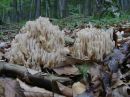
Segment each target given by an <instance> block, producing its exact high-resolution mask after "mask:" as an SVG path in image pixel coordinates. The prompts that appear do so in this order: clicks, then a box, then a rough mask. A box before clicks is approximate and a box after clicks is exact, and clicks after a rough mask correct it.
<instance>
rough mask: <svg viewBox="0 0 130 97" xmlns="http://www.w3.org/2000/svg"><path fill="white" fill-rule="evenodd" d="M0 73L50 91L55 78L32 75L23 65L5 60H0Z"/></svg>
mask: <svg viewBox="0 0 130 97" xmlns="http://www.w3.org/2000/svg"><path fill="white" fill-rule="evenodd" d="M0 74H1V75H5V76H9V77H14V78H19V79H20V80H22V81H24V82H26V83H27V84H30V85H33V86H38V87H41V88H45V89H47V90H50V91H52V89H53V86H52V80H53V81H54V80H55V78H54V77H53V78H52V79H49V78H48V77H44V76H40V75H36V74H35V75H32V74H30V73H29V72H28V71H27V68H26V67H24V66H19V65H15V64H10V63H5V62H0ZM56 79H57V78H56ZM59 79H60V78H59ZM63 80H64V79H63ZM65 80H66V79H65ZM69 81H71V80H69ZM61 82H62V81H61ZM63 82H64V81H63ZM54 92H57V91H54Z"/></svg>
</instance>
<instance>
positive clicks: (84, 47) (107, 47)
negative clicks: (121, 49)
mask: <svg viewBox="0 0 130 97" xmlns="http://www.w3.org/2000/svg"><path fill="white" fill-rule="evenodd" d="M76 36H77V38H76V41H75V43H74V47H73V48H72V56H74V57H77V58H80V59H86V58H87V59H92V60H103V56H104V55H106V54H109V53H110V52H111V50H112V49H113V47H114V42H113V41H112V40H113V39H112V38H113V30H112V28H110V29H107V30H103V29H97V28H94V27H90V28H85V29H82V30H80V31H78V32H77V33H76Z"/></svg>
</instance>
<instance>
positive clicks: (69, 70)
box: [53, 66, 79, 75]
mask: <svg viewBox="0 0 130 97" xmlns="http://www.w3.org/2000/svg"><path fill="white" fill-rule="evenodd" d="M53 70H54V71H55V72H56V73H57V74H58V75H78V74H79V70H78V68H76V67H75V66H62V67H57V68H54V69H53Z"/></svg>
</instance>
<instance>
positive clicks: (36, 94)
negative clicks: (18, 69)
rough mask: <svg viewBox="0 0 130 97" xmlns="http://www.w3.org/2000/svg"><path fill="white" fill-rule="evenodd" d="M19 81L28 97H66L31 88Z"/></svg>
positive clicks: (34, 87)
mask: <svg viewBox="0 0 130 97" xmlns="http://www.w3.org/2000/svg"><path fill="white" fill-rule="evenodd" d="M17 81H18V82H19V84H20V87H21V88H22V89H24V94H25V96H26V97H64V96H62V95H59V94H56V93H53V92H50V91H47V90H45V89H43V88H39V87H36V86H29V85H27V84H25V83H24V82H22V81H20V80H19V79H17Z"/></svg>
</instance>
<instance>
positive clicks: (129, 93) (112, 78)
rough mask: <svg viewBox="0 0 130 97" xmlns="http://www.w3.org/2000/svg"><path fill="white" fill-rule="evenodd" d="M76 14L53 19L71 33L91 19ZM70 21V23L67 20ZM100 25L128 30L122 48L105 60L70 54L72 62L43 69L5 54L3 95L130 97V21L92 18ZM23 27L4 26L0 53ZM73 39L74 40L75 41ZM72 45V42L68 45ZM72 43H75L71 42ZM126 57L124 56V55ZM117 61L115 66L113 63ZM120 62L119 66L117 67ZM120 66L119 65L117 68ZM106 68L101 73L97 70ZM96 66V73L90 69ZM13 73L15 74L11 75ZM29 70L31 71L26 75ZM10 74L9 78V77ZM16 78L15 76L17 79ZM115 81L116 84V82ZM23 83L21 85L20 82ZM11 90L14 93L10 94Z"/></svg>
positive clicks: (0, 33)
mask: <svg viewBox="0 0 130 97" xmlns="http://www.w3.org/2000/svg"><path fill="white" fill-rule="evenodd" d="M72 18H73V17H70V18H66V19H67V21H66V19H62V20H60V21H57V20H54V19H52V21H53V23H54V24H58V25H59V26H60V28H61V29H63V28H64V29H63V30H64V31H65V32H66V33H67V34H68V35H69V34H70V33H71V34H72V33H73V31H74V30H75V29H84V28H86V27H88V25H87V24H88V22H87V21H88V20H86V19H84V18H82V19H81V17H79V18H78V19H80V20H81V21H79V20H78V19H77V18H75V19H73V21H71V20H72ZM65 21H66V22H65ZM90 22H91V23H92V25H94V27H96V28H99V29H100V28H103V29H106V28H109V27H114V29H115V31H116V32H118V31H119V32H122V31H123V32H124V34H123V36H122V39H121V40H120V42H118V44H120V45H119V46H118V48H114V49H113V52H112V53H111V54H110V55H108V56H107V58H106V60H105V59H104V61H106V62H109V64H110V66H111V68H112V70H113V69H118V70H119V71H118V72H112V71H111V70H108V71H104V70H106V68H107V69H108V67H109V69H110V66H109V65H107V66H106V65H102V64H106V63H105V62H104V61H103V62H104V63H103V62H94V61H92V60H89V61H88V60H87V61H86V60H81V59H75V58H72V57H71V56H68V60H69V61H71V62H70V63H71V65H69V66H68V65H67V66H61V67H57V68H51V69H50V68H45V69H43V72H38V71H37V70H32V69H28V68H27V67H25V66H19V65H18V66H15V65H14V64H11V63H5V62H3V61H6V62H7V60H6V59H4V58H3V57H1V56H0V57H1V62H0V65H1V66H0V71H1V72H0V74H1V75H2V77H1V78H0V97H4V96H3V95H6V97H9V95H12V96H10V97H16V96H14V95H17V97H130V52H129V51H130V38H129V37H130V23H129V21H127V20H125V19H120V20H119V19H116V18H114V19H109V20H107V19H101V20H94V19H93V20H91V21H90ZM20 28H21V26H18V25H16V24H14V25H12V24H11V25H10V24H9V25H0V29H1V30H0V52H2V53H5V52H6V50H7V49H8V48H10V46H11V42H12V40H13V39H14V38H15V35H16V34H18V32H19V30H20ZM72 41H73V40H72ZM67 45H68V44H67ZM69 45H71V44H69ZM122 57H123V58H122ZM113 64H114V65H113ZM117 65H119V66H117ZM114 66H117V67H114ZM102 68H103V72H102V74H101V76H97V74H96V72H98V73H99V70H100V69H102ZM88 69H89V70H90V69H92V71H95V72H88ZM11 73H12V74H11ZM26 73H27V74H26ZM5 76H7V77H5ZM12 78H13V79H12ZM14 78H15V79H14ZM113 83H114V84H113ZM18 84H19V85H18ZM5 91H6V92H5ZM10 92H11V93H10Z"/></svg>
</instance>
